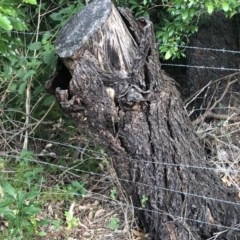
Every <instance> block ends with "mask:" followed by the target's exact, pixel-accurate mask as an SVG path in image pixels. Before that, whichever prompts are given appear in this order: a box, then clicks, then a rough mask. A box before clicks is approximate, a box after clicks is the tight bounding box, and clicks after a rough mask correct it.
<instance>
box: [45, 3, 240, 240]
mask: <svg viewBox="0 0 240 240" xmlns="http://www.w3.org/2000/svg"><path fill="white" fill-rule="evenodd" d="M56 49H57V53H58V56H59V63H58V69H57V71H56V73H55V74H54V76H53V77H52V78H51V79H50V80H49V81H48V82H47V88H48V90H49V91H51V92H54V93H55V95H56V97H57V99H58V101H59V103H60V105H61V107H62V108H63V109H64V111H65V112H66V113H67V114H69V116H70V117H71V118H72V119H74V120H75V122H76V124H77V126H78V127H79V129H81V131H82V133H84V134H86V135H87V136H92V137H94V138H95V141H96V142H98V143H99V144H101V145H102V146H103V147H104V148H105V149H106V151H107V152H108V154H109V156H111V157H112V159H113V162H114V168H115V170H116V172H117V175H118V178H119V181H120V182H121V184H122V187H123V189H124V190H125V191H126V193H127V194H128V196H129V198H131V199H132V201H133V204H134V206H135V207H138V209H136V215H137V216H138V218H139V221H140V223H141V224H142V226H143V227H144V228H145V230H146V231H147V232H148V233H149V234H150V236H151V239H153V240H160V239H161V240H175V239H176V240H190V239H191V240H193V239H194V240H196V239H208V238H211V237H213V236H214V234H215V233H219V232H220V231H222V233H221V234H219V236H218V237H217V238H216V239H228V240H233V239H240V232H239V231H238V230H236V228H237V224H238V223H239V220H240V204H239V203H237V194H236V192H234V191H233V190H232V189H230V188H226V187H224V186H223V185H222V183H221V181H220V180H219V178H218V177H217V176H216V174H215V173H214V172H213V171H210V170H208V169H205V168H207V167H210V165H209V164H208V162H207V158H206V155H205V152H204V149H203V147H202V146H201V144H200V142H199V139H198V137H197V136H196V134H195V133H194V131H193V128H192V125H191V122H190V120H189V119H188V117H187V114H186V112H185V110H184V107H183V103H182V101H181V98H180V95H179V93H178V91H177V90H176V87H175V84H174V81H173V80H172V79H171V78H169V77H168V76H167V75H166V74H165V73H164V72H163V71H162V70H161V65H160V62H159V56H158V50H157V48H156V43H155V37H154V33H153V26H152V23H151V22H150V21H149V20H147V19H144V18H139V19H138V20H136V21H135V20H134V19H133V17H132V15H131V13H130V12H129V11H128V10H125V9H119V10H117V9H116V8H115V7H114V5H113V4H112V3H111V1H110V0H98V1H93V2H92V3H91V4H89V5H88V6H87V7H86V8H85V9H84V10H83V11H82V12H80V13H79V14H77V15H76V16H74V17H73V18H72V19H71V20H70V21H69V22H68V23H67V25H66V26H65V27H64V28H63V29H62V31H61V33H60V34H59V36H58V38H57V41H56ZM184 165H191V166H197V167H198V168H191V167H185V166H184ZM144 196H145V197H146V198H147V200H146V202H144V204H143V202H142V201H141V200H142V199H143V197H144ZM215 198H216V199H220V201H219V200H215ZM228 201H230V202H235V204H232V203H229V202H228ZM223 226H226V227H223ZM211 239H215V238H211Z"/></svg>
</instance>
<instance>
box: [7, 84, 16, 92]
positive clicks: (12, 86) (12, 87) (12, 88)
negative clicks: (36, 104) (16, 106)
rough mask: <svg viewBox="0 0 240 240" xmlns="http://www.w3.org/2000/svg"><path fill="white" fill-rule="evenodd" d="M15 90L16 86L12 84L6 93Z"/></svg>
mask: <svg viewBox="0 0 240 240" xmlns="http://www.w3.org/2000/svg"><path fill="white" fill-rule="evenodd" d="M16 89H17V84H16V83H12V84H11V85H10V86H9V88H8V91H10V92H15V91H16Z"/></svg>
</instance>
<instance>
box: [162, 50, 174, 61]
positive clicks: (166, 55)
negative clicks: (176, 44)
mask: <svg viewBox="0 0 240 240" xmlns="http://www.w3.org/2000/svg"><path fill="white" fill-rule="evenodd" d="M171 56H172V53H171V51H170V50H168V51H167V52H166V54H165V56H164V58H165V59H166V60H168V59H169V58H170V57H171Z"/></svg>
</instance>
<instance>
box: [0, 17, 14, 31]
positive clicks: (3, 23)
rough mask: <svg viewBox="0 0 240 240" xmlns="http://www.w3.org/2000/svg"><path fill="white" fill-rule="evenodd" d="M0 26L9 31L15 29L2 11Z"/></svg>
mask: <svg viewBox="0 0 240 240" xmlns="http://www.w3.org/2000/svg"><path fill="white" fill-rule="evenodd" d="M0 27H2V28H3V29H5V30H7V31H11V30H12V29H13V26H12V24H11V22H10V20H9V19H8V18H7V17H6V16H4V15H2V14H1V13H0Z"/></svg>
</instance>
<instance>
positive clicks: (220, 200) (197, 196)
mask: <svg viewBox="0 0 240 240" xmlns="http://www.w3.org/2000/svg"><path fill="white" fill-rule="evenodd" d="M0 156H3V155H2V154H0ZM9 157H11V158H15V159H20V156H15V155H12V156H11V155H9ZM28 161H29V162H34V163H38V164H43V165H48V166H53V167H57V168H59V169H64V170H65V172H69V173H71V171H68V169H70V170H71V169H72V167H64V166H61V165H58V164H52V163H49V162H44V161H41V160H37V159H28ZM77 171H78V172H81V173H85V174H90V175H94V176H98V177H104V178H108V179H112V180H114V179H116V178H117V180H118V181H119V182H126V183H131V184H136V185H139V186H140V187H147V188H151V189H153V190H156V189H159V190H163V191H168V192H173V193H176V194H183V195H185V196H189V197H193V198H194V197H195V198H201V199H204V200H209V201H216V202H219V203H223V204H230V205H234V206H237V207H240V203H237V202H232V201H228V200H223V199H219V198H214V197H209V196H203V195H198V194H194V193H189V192H183V191H179V190H176V189H170V188H166V187H160V186H152V185H149V184H145V183H141V182H133V181H130V180H128V179H124V178H119V177H112V176H111V175H109V174H100V173H95V172H91V171H86V170H82V169H77ZM75 175H76V174H75Z"/></svg>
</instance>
